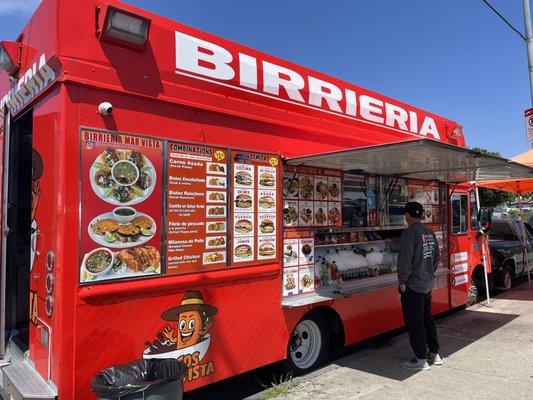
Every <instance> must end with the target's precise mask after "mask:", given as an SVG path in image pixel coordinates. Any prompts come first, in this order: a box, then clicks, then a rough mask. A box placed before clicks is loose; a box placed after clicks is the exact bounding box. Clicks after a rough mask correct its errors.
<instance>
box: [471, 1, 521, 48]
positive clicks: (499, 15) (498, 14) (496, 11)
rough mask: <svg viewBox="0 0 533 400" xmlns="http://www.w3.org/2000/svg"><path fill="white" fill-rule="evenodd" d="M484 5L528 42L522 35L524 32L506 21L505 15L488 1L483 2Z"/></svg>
mask: <svg viewBox="0 0 533 400" xmlns="http://www.w3.org/2000/svg"><path fill="white" fill-rule="evenodd" d="M481 1H482V2H483V3H485V4H486V5H487V6H488V7H489V8H490V9H491V10H492V11H494V12H495V13H496V15H497V16H498V17H500V18H501V19H502V21H503V22H505V23H506V24H507V25H509V28H511V29H512V30H513V31H515V32H516V33H517V34H518V35H519V36H520V37H521V38H522V39H524V41H527V39H526V37H525V36H524V35H522V32H520V31H519V30H518V29H516V28H515V27H514V26H513V25H511V23H510V22H509V21H507V20H506V19H505V17H504V16H503V15H501V14H500V13H499V12H498V10H496V9H495V8H494V7H492V5H491V4H490V3H489V2H488V1H487V0H481Z"/></svg>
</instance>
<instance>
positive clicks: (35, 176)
mask: <svg viewBox="0 0 533 400" xmlns="http://www.w3.org/2000/svg"><path fill="white" fill-rule="evenodd" d="M42 175H43V159H42V158H41V155H40V154H39V153H38V152H37V151H35V149H32V154H31V248H30V271H31V270H32V268H33V263H34V261H35V253H36V251H37V235H38V233H39V230H38V229H37V220H36V219H35V211H36V210H37V206H38V205H39V197H40V196H41V187H40V186H39V180H40V179H41V176H42Z"/></svg>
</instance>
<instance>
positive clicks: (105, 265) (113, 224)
mask: <svg viewBox="0 0 533 400" xmlns="http://www.w3.org/2000/svg"><path fill="white" fill-rule="evenodd" d="M80 146H81V168H80V182H81V198H80V219H81V225H80V229H81V231H80V242H79V249H80V254H79V273H80V275H79V281H80V282H81V283H95V282H99V281H108V280H118V279H123V278H136V277H148V276H153V275H160V274H161V264H162V262H161V261H162V260H161V241H162V230H163V229H164V227H162V226H161V203H162V190H161V186H162V185H161V183H160V179H161V176H162V169H163V166H162V162H161V160H162V158H163V142H162V141H161V140H157V139H152V138H147V137H140V136H136V135H123V134H120V133H116V132H103V131H93V130H87V129H84V130H81V131H80Z"/></svg>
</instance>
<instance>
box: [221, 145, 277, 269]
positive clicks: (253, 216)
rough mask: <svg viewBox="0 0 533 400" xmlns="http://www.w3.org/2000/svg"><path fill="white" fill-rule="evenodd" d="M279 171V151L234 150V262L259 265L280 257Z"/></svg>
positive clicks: (232, 261)
mask: <svg viewBox="0 0 533 400" xmlns="http://www.w3.org/2000/svg"><path fill="white" fill-rule="evenodd" d="M279 171H280V163H279V158H278V156H276V155H272V154H263V153H251V152H244V151H233V152H232V154H231V187H232V194H231V201H232V203H231V204H232V211H233V212H232V219H231V233H232V248H231V263H232V265H235V266H245V265H258V264H262V263H267V262H272V261H274V260H276V259H277V258H278V254H277V253H278V250H277V247H278V244H277V243H276V234H277V230H278V229H279V223H278V219H279V216H278V215H277V211H276V210H277V207H276V204H277V202H278V196H279V195H280V193H279V190H278V181H279V173H280V172H279Z"/></svg>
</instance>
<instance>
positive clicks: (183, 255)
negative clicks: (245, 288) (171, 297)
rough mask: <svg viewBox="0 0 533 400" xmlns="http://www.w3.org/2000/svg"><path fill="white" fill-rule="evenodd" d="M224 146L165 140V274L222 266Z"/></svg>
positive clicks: (225, 209) (224, 241)
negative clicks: (166, 143)
mask: <svg viewBox="0 0 533 400" xmlns="http://www.w3.org/2000/svg"><path fill="white" fill-rule="evenodd" d="M227 161H228V160H227V151H226V150H225V149H219V148H214V147H208V146H198V145H195V144H182V143H173V142H169V143H168V146H167V193H166V194H167V206H166V215H167V240H166V274H167V275H169V274H181V273H188V272H197V271H207V270H212V269H219V268H221V267H225V266H227V259H226V247H227V241H228V238H227V218H228V205H227V202H228V198H227V197H228V189H227V188H228V165H227Z"/></svg>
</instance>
